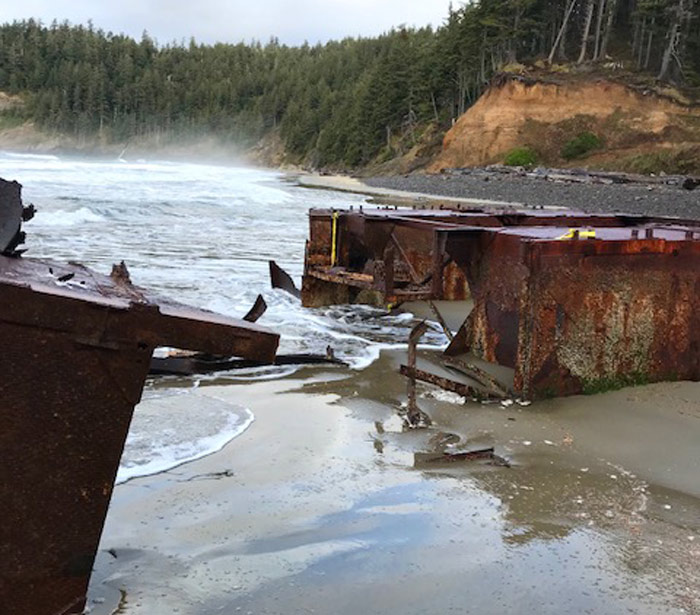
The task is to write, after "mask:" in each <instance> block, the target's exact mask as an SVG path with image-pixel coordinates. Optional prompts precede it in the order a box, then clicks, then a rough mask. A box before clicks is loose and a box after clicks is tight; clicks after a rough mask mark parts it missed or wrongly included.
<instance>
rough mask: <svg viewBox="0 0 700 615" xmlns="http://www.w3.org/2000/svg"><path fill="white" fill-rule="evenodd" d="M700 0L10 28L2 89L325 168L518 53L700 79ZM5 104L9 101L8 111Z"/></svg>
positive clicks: (130, 131)
mask: <svg viewBox="0 0 700 615" xmlns="http://www.w3.org/2000/svg"><path fill="white" fill-rule="evenodd" d="M699 16H700V0H473V1H472V2H469V3H467V4H465V5H463V6H460V7H459V8H455V7H452V8H451V9H450V11H449V14H448V15H446V16H445V20H444V23H443V25H442V26H440V27H439V28H437V29H432V28H430V27H426V28H405V27H397V28H395V29H393V30H391V31H390V32H387V33H385V34H383V35H381V36H378V37H375V38H348V39H345V40H342V41H334V42H329V43H326V44H323V45H321V44H318V45H313V46H312V45H308V44H304V45H302V46H298V47H290V46H286V45H283V44H280V43H279V41H277V40H275V39H272V40H270V41H269V42H267V43H265V44H262V43H252V44H244V43H239V44H215V45H202V44H198V43H197V42H196V41H194V40H192V41H190V42H189V43H188V44H187V43H170V44H158V43H156V42H155V41H154V40H152V38H151V37H149V36H148V34H147V33H144V34H143V36H142V38H141V40H140V41H136V40H134V39H132V38H129V37H127V36H124V35H121V34H114V33H112V32H104V31H102V30H97V29H95V28H94V27H92V25H90V24H88V25H71V24H69V23H67V22H66V23H56V22H54V23H52V24H50V25H44V24H41V23H40V22H37V21H35V20H26V21H20V22H14V23H8V24H5V25H2V26H0V91H4V92H6V93H7V94H16V95H20V96H21V97H22V98H23V100H24V101H26V102H25V104H24V105H23V106H22V107H21V109H19V110H18V109H16V110H14V111H12V113H16V114H22V115H23V119H31V120H33V121H34V122H35V123H36V124H37V125H38V126H40V127H42V128H43V129H45V130H48V131H55V132H58V133H62V134H68V135H73V136H75V137H76V138H81V139H97V138H99V139H100V140H101V141H102V142H114V143H118V142H128V141H129V139H132V138H146V139H148V138H159V139H168V138H175V137H177V138H181V137H182V136H183V135H186V136H196V135H207V134H209V135H211V134H213V135H216V136H217V138H219V139H221V140H223V141H225V142H232V143H236V144H239V145H241V146H243V147H247V146H250V145H252V144H254V143H256V142H257V141H258V140H259V139H260V138H261V137H263V136H265V135H266V134H269V133H271V131H276V132H277V134H279V136H280V138H281V139H282V142H283V144H284V147H285V148H286V151H287V152H288V153H289V154H290V155H292V156H294V157H296V158H297V159H298V160H306V161H310V164H313V165H314V166H335V167H355V166H360V165H364V164H367V163H369V162H370V161H373V160H377V159H381V158H382V157H390V156H392V155H396V154H397V153H401V152H400V151H398V152H397V151H396V149H397V148H399V149H400V148H405V147H409V146H410V145H411V144H412V143H414V142H416V140H417V139H419V138H420V134H421V131H423V130H425V128H426V127H427V126H433V127H437V128H438V129H439V130H444V129H446V128H447V127H449V126H450V124H451V122H453V121H454V119H455V118H456V117H458V116H459V115H460V114H461V113H463V112H464V111H465V110H466V109H467V108H468V107H469V106H470V105H471V104H473V103H474V102H475V100H476V99H477V98H478V97H479V96H480V94H481V93H482V91H483V90H484V88H485V87H486V86H487V85H488V83H489V81H490V80H491V79H492V78H493V76H494V75H496V74H498V73H500V72H502V71H503V70H506V71H508V70H509V67H511V68H510V70H512V67H513V66H518V65H520V64H530V65H531V64H533V63H538V65H540V66H544V67H545V68H546V67H556V66H563V65H567V66H573V67H576V66H580V67H582V68H583V67H588V68H589V69H590V70H593V69H594V68H595V67H596V66H599V67H603V66H608V67H609V66H613V67H621V68H622V69H623V70H624V71H625V72H627V73H634V74H639V75H643V76H644V77H645V78H647V79H649V80H652V81H657V82H663V83H670V84H674V85H676V86H679V87H681V86H682V87H688V88H698V87H700V20H699V19H698V17H699ZM5 113H8V111H5Z"/></svg>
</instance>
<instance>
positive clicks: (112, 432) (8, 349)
mask: <svg viewBox="0 0 700 615" xmlns="http://www.w3.org/2000/svg"><path fill="white" fill-rule="evenodd" d="M0 198H2V196H1V195H0ZM2 208H3V202H2V201H0V210H2ZM13 215H16V212H15V214H13ZM0 293H1V294H2V301H0V338H1V339H2V353H0V375H1V377H0V399H1V400H2V403H1V404H0V422H1V423H2V426H3V427H2V429H0V454H1V455H2V459H3V463H2V465H1V466H0V499H1V500H2V503H3V523H2V524H0V610H1V611H2V612H3V613H8V614H10V613H12V614H14V613H17V614H19V613H26V614H31V615H68V614H71V615H72V614H78V613H82V611H83V607H84V604H85V592H86V590H87V586H88V581H89V578H90V573H91V570H92V565H93V561H94V558H95V553H96V551H97V546H98V543H99V539H100V534H101V531H102V526H103V523H104V519H105V515H106V513H107V507H108V504H109V500H110V496H111V494H112V489H113V485H114V479H115V476H116V473H117V469H118V466H119V460H120V456H121V453H122V449H123V446H124V441H125V439H126V435H127V432H128V429H129V423H130V421H131V417H132V414H133V409H134V405H135V404H136V403H137V402H138V401H139V400H140V398H141V392H142V388H143V384H144V381H145V378H146V375H147V373H148V369H149V364H150V359H151V354H152V351H153V349H154V347H155V346H159V345H167V346H174V347H179V348H190V349H194V350H204V351H207V352H211V353H216V354H225V355H237V356H240V357H243V358H247V359H252V360H256V361H263V362H270V363H271V362H272V361H274V358H275V353H276V350H277V345H278V343H279V336H278V335H277V334H275V333H273V332H271V331H269V330H268V329H265V328H263V327H260V326H258V325H255V324H252V323H249V322H245V321H242V320H237V319H232V318H227V317H225V316H220V315H218V314H213V313H211V312H206V311H204V310H197V309H195V308H191V307H188V306H183V305H181V304H178V303H175V302H173V301H169V300H166V299H163V298H159V297H157V296H156V295H153V294H151V293H148V292H147V291H145V290H143V289H141V288H138V287H136V286H133V285H132V284H131V283H130V280H129V276H128V272H127V271H126V268H125V266H122V265H117V266H116V267H115V269H114V273H113V275H112V276H104V275H100V274H97V273H95V272H94V271H91V270H89V269H87V268H85V267H82V266H79V265H62V264H58V263H53V262H48V261H41V260H29V259H25V258H17V257H12V258H10V257H8V256H0Z"/></svg>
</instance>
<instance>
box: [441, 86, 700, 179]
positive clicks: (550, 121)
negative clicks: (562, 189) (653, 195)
mask: <svg viewBox="0 0 700 615" xmlns="http://www.w3.org/2000/svg"><path fill="white" fill-rule="evenodd" d="M583 131H591V132H594V133H595V134H596V135H598V136H599V137H600V138H601V139H602V141H603V147H602V148H601V149H600V150H598V151H596V152H594V153H592V154H591V155H589V156H588V157H586V158H585V159H583V160H574V161H571V162H570V163H569V164H574V165H576V166H611V164H610V163H611V162H612V163H613V164H612V166H614V161H615V160H618V161H622V160H623V159H625V158H626V157H630V156H633V155H635V154H640V153H649V152H653V151H656V150H671V149H673V148H694V147H697V146H698V144H700V108H698V107H697V106H695V107H694V106H692V105H683V104H679V103H677V102H674V101H672V100H670V99H667V98H665V97H662V96H659V95H657V94H655V93H643V92H641V91H638V90H636V89H633V88H631V87H628V86H626V85H623V84H620V83H615V82H611V81H605V80H598V81H586V82H572V83H564V84H553V83H542V82H536V83H526V82H523V81H518V80H514V79H511V80H508V81H506V82H505V83H503V84H502V85H494V86H492V87H491V88H489V89H488V90H487V91H486V92H485V93H484V94H483V96H482V97H481V98H480V99H479V100H478V101H477V102H476V104H474V106H472V107H471V108H470V109H469V110H468V111H467V112H466V113H464V114H463V115H462V116H461V117H460V118H459V119H458V120H457V122H456V123H455V124H454V126H453V127H452V128H451V129H450V130H449V131H448V132H447V134H446V135H445V138H444V141H443V147H442V151H441V153H440V154H439V155H438V156H437V157H436V159H435V161H434V162H433V163H432V164H431V165H430V167H429V170H430V171H433V172H435V171H439V170H440V169H442V168H452V167H467V166H479V165H484V164H491V163H499V162H503V160H504V157H505V155H506V154H507V152H509V151H510V150H512V149H513V148H516V147H529V148H531V149H532V150H534V151H535V152H536V153H537V155H538V159H539V160H540V161H541V162H543V163H547V164H558V165H559V166H563V165H565V164H567V163H566V161H564V160H563V159H562V157H561V150H562V147H563V145H564V144H565V143H566V142H567V141H568V140H570V139H572V138H574V137H575V136H576V135H577V134H580V133H581V132H583ZM622 166H624V164H623V165H622ZM698 167H699V168H700V161H698Z"/></svg>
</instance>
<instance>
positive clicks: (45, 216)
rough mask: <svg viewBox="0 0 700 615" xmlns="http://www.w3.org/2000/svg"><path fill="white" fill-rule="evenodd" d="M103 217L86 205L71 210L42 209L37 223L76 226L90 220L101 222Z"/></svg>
mask: <svg viewBox="0 0 700 615" xmlns="http://www.w3.org/2000/svg"><path fill="white" fill-rule="evenodd" d="M103 221H104V218H103V217H102V216H100V215H99V214H96V213H95V212H94V211H92V210H91V209H89V208H88V207H81V208H80V209H74V210H72V211H67V210H61V209H58V210H55V211H42V212H41V214H40V217H38V218H37V223H38V224H40V225H42V226H77V225H79V224H87V223H91V222H103Z"/></svg>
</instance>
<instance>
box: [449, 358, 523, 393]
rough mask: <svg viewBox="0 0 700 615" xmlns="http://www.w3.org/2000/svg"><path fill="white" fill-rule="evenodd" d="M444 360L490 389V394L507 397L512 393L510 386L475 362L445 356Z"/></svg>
mask: <svg viewBox="0 0 700 615" xmlns="http://www.w3.org/2000/svg"><path fill="white" fill-rule="evenodd" d="M443 362H444V363H445V365H446V366H447V367H451V368H452V369H454V370H456V371H458V372H460V373H462V374H464V375H465V376H468V377H469V378H471V379H473V380H476V381H477V382H478V383H479V384H480V385H481V386H483V387H484V388H485V389H488V390H489V393H490V395H492V396H493V397H502V398H506V397H510V396H511V395H512V394H511V393H510V392H509V391H508V387H507V386H506V385H505V384H503V383H501V382H499V381H498V380H497V379H496V378H494V377H493V376H492V375H491V374H489V373H488V372H487V371H485V370H483V369H481V368H480V367H478V366H476V365H474V364H473V363H467V362H466V361H463V360H462V359H457V358H455V357H445V358H444V359H443Z"/></svg>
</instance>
